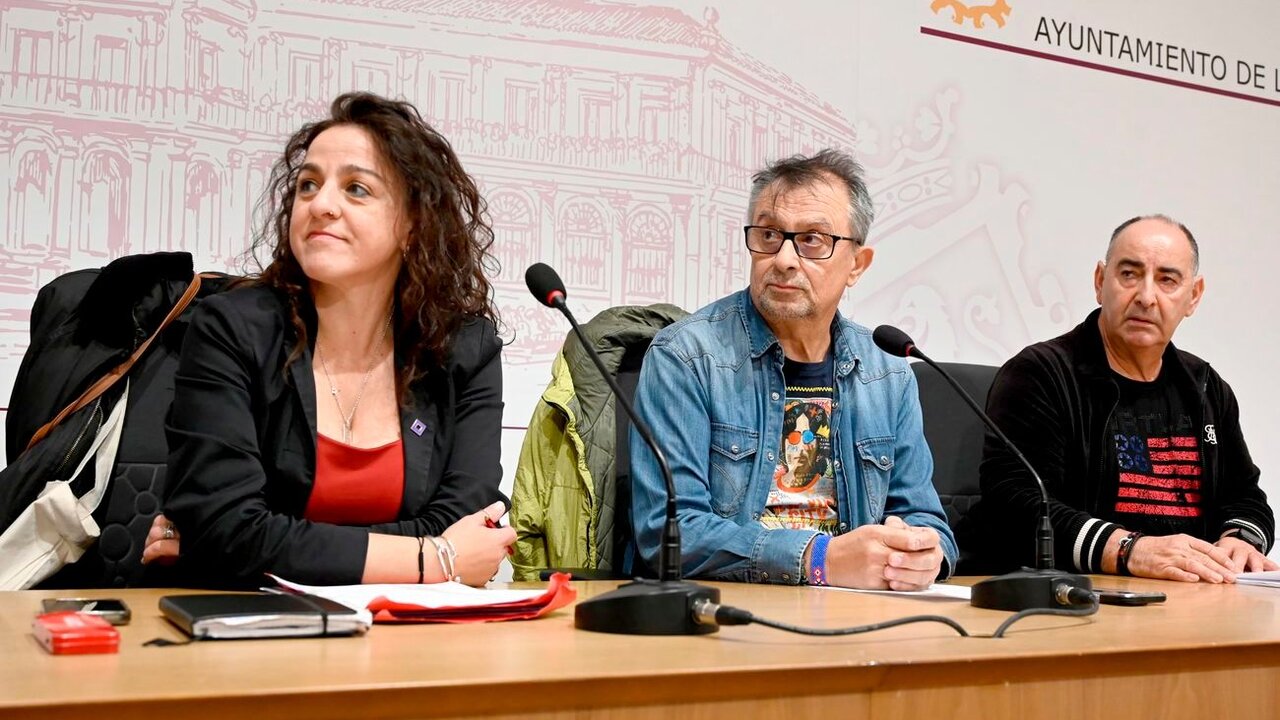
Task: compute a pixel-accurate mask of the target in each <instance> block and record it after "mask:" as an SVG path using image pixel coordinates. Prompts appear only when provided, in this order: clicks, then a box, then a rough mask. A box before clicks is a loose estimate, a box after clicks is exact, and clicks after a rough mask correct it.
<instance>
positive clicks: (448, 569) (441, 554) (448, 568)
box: [427, 535, 454, 582]
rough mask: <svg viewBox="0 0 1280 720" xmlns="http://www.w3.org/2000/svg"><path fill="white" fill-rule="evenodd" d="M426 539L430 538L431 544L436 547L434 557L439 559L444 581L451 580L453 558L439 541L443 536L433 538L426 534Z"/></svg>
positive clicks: (452, 575)
mask: <svg viewBox="0 0 1280 720" xmlns="http://www.w3.org/2000/svg"><path fill="white" fill-rule="evenodd" d="M427 539H428V540H430V541H431V544H432V545H434V546H435V548H436V558H437V559H438V560H439V561H440V571H441V572H443V573H444V579H445V581H446V582H447V581H449V580H453V579H454V574H453V558H451V557H450V556H449V551H448V550H447V549H446V548H445V546H443V545H441V544H440V542H439V541H440V540H443V539H444V538H434V537H431V536H430V535H428V536H427Z"/></svg>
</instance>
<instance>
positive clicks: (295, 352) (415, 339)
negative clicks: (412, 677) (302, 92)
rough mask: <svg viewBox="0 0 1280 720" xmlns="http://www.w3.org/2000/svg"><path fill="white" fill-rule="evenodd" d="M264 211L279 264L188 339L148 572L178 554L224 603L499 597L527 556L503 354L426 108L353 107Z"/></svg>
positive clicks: (304, 153)
mask: <svg viewBox="0 0 1280 720" xmlns="http://www.w3.org/2000/svg"><path fill="white" fill-rule="evenodd" d="M264 202H265V203H266V206H267V209H268V218H267V221H266V227H265V228H264V231H263V232H262V233H261V234H260V235H259V237H258V238H257V239H256V240H255V243H254V250H255V251H257V250H259V249H263V250H269V251H270V256H271V260H270V263H269V264H268V265H267V267H266V268H265V269H264V270H262V272H261V273H259V274H258V275H257V276H256V277H253V278H250V279H248V280H247V281H245V282H244V283H243V284H242V286H240V287H237V288H236V289H233V290H230V291H228V292H226V293H223V294H221V295H217V296H213V297H210V298H208V299H206V300H205V301H204V302H203V303H201V305H200V306H199V307H198V308H197V310H196V312H195V314H194V316H193V318H192V321H191V326H190V328H189V329H188V331H187V335H186V339H185V342H184V345H183V349H182V359H181V362H180V365H179V369H178V372H177V376H176V379H175V393H174V400H173V405H172V407H171V409H170V412H169V419H168V424H167V434H168V440H169V449H170V454H169V469H168V480H167V487H166V493H165V501H164V515H162V516H160V517H159V518H157V520H156V522H155V524H154V525H153V527H152V531H151V535H150V536H149V537H148V543H147V548H146V550H145V552H144V561H148V562H149V561H155V560H162V561H163V560H170V559H172V558H173V557H174V556H176V555H178V554H179V549H180V550H181V562H182V564H183V565H184V566H185V567H186V570H187V574H188V575H189V576H190V577H192V578H193V579H194V581H195V582H197V583H201V584H211V585H256V584H258V583H260V582H261V581H262V577H263V573H267V572H269V573H274V574H276V575H279V576H281V577H285V578H288V579H290V580H294V581H298V582H303V583H312V584H347V583H358V582H367V583H374V582H438V581H442V580H449V579H457V580H459V581H461V582H465V583H468V584H472V585H482V584H484V583H485V582H486V581H487V580H489V579H490V578H491V577H492V576H493V575H494V573H495V572H496V571H497V567H498V564H499V562H500V561H501V560H502V558H503V556H504V555H505V554H506V552H507V548H508V546H509V545H510V544H511V543H512V542H513V541H514V539H515V535H514V533H513V531H512V530H511V529H510V528H503V527H493V525H494V523H492V522H490V521H491V520H496V519H497V518H499V517H501V516H502V514H503V513H504V512H505V508H504V501H505V498H504V497H503V496H502V495H501V493H500V492H499V491H498V482H499V479H500V477H501V467H500V466H499V452H498V447H499V441H500V433H501V420H502V367H501V362H500V351H501V343H500V342H499V340H498V337H497V331H496V311H495V308H494V306H493V302H492V299H491V291H490V284H489V281H488V279H487V277H486V274H485V273H486V266H487V265H488V264H489V263H490V262H491V260H492V256H491V255H490V253H489V248H490V245H491V244H492V242H493V233H492V231H491V229H490V228H489V226H488V224H487V222H486V219H485V206H484V201H483V200H482V199H481V197H480V193H479V191H478V190H477V188H476V184H475V182H474V181H473V180H472V179H471V178H470V177H469V176H468V175H467V173H466V172H464V171H463V169H462V167H461V165H460V164H459V162H458V158H457V156H456V155H455V154H454V152H453V150H452V149H451V148H450V146H449V143H448V141H447V140H445V138H443V137H442V136H441V135H440V134H439V133H437V132H436V131H435V130H433V129H432V128H431V127H430V126H429V125H428V124H427V123H426V122H425V121H424V120H423V119H422V118H421V116H419V114H418V111H417V110H416V109H415V108H414V107H413V106H412V105H410V104H409V103H407V102H400V101H392V100H387V99H384V98H381V97H378V96H376V95H371V94H367V93H349V94H345V95H342V96H339V97H338V98H337V99H336V100H334V102H333V105H332V107H331V113H330V117H329V118H328V119H325V120H323V121H320V122H316V123H312V124H309V125H306V126H304V127H303V128H302V129H301V130H299V131H298V132H296V133H294V135H293V136H292V137H291V138H290V139H289V141H288V143H287V144H286V146H285V149H284V154H283V156H282V157H281V158H280V159H279V160H278V161H277V163H276V165H275V168H274V170H273V172H272V174H271V179H270V184H269V186H268V189H267V193H266V195H265V200H264ZM255 256H256V253H255Z"/></svg>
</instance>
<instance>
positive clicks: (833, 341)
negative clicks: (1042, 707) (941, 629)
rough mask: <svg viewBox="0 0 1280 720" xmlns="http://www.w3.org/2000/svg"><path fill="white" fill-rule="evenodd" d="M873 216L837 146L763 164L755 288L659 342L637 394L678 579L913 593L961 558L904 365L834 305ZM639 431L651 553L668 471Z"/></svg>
mask: <svg viewBox="0 0 1280 720" xmlns="http://www.w3.org/2000/svg"><path fill="white" fill-rule="evenodd" d="M872 214H873V211H872V206H871V198H870V196H869V194H868V193H867V188H866V182H865V180H864V178H863V171H862V167H861V166H860V165H858V163H857V162H855V161H854V159H853V158H852V157H850V156H849V155H847V154H845V153H842V152H839V151H835V150H824V151H822V152H820V153H818V154H816V155H814V156H812V157H803V156H797V157H793V158H788V159H786V160H781V161H778V162H776V163H774V164H772V165H770V166H769V167H767V168H765V169H764V170H762V171H761V172H759V173H757V174H756V175H755V177H754V178H753V183H752V187H751V200H750V211H749V216H748V222H749V223H750V224H749V225H747V226H746V227H745V230H744V234H745V240H746V246H747V250H748V251H749V252H750V256H751V282H750V287H749V288H747V289H746V290H742V291H740V292H737V293H734V294H733V295H730V296H728V297H726V298H722V299H720V300H718V301H716V302H713V303H712V304H710V305H708V306H707V307H705V308H703V309H701V310H699V311H698V312H696V313H694V314H693V315H690V316H689V317H687V318H685V319H683V320H681V321H679V322H677V323H675V324H674V325H671V326H669V327H667V328H665V329H663V330H662V331H660V332H659V333H658V334H657V336H656V337H655V338H654V340H653V344H652V345H651V346H650V348H649V352H648V354H647V355H646V356H645V360H644V365H643V368H642V370H641V374H640V382H639V386H638V388H637V391H636V403H635V404H636V409H637V411H638V412H639V413H640V415H641V416H642V417H643V418H644V419H645V420H646V421H647V423H648V424H649V425H650V426H651V427H652V429H653V431H654V434H655V435H656V437H657V440H658V443H659V445H660V446H661V447H662V449H663V452H664V453H665V454H666V456H667V460H668V463H669V465H670V467H671V471H672V473H673V476H674V479H675V484H676V494H677V502H678V515H679V521H680V530H681V535H682V541H683V543H682V548H681V551H682V565H683V570H684V573H685V574H686V575H689V576H702V577H706V578H711V579H717V580H740V581H746V582H768V583H783V584H801V583H807V584H812V585H827V584H830V585H839V586H844V587H857V588H868V589H893V590H918V589H922V588H925V587H927V586H928V585H929V584H930V583H932V582H933V581H935V580H937V579H939V578H943V579H945V578H946V577H947V576H948V575H949V574H950V572H951V569H952V568H954V567H955V559H956V544H955V539H954V537H953V536H952V534H951V531H950V529H949V528H948V526H947V522H946V516H945V515H944V514H943V510H942V506H941V503H940V502H939V501H938V496H937V493H936V492H935V491H934V489H933V485H932V482H931V479H932V474H933V461H932V458H931V456H930V453H929V448H928V446H927V445H926V444H925V440H924V434H923V429H922V421H921V414H920V403H919V399H918V398H917V393H916V383H915V376H914V375H913V374H912V372H911V370H910V369H909V368H908V366H907V364H906V362H904V361H902V360H901V359H898V358H892V357H889V356H887V355H885V354H884V353H882V352H880V351H879V350H878V349H877V348H876V347H875V344H874V343H873V342H872V340H871V332H870V331H869V330H867V329H866V328H864V327H862V326H860V325H857V324H855V323H853V322H851V321H850V320H848V319H847V318H845V317H844V316H842V315H841V314H840V312H839V311H838V306H839V304H840V299H841V297H842V296H843V294H844V291H845V289H846V288H849V287H852V286H853V285H854V284H855V283H856V282H857V281H858V278H860V277H861V276H862V273H863V272H865V271H866V269H867V268H868V267H869V266H870V265H871V260H872V257H873V255H874V251H873V250H872V248H869V247H866V245H865V241H866V237H867V230H868V228H869V226H870V225H871V219H872ZM632 432H633V435H632V441H631V447H632V454H631V472H632V521H633V526H634V528H635V533H636V542H637V546H638V549H639V550H640V552H641V554H642V555H643V556H644V557H645V558H647V559H648V560H650V562H652V561H653V560H654V559H655V558H656V556H657V553H658V546H659V539H660V536H661V531H662V526H663V523H664V517H665V504H666V490H665V482H664V480H663V477H662V475H661V472H660V470H659V468H658V464H657V461H656V460H655V458H654V456H653V454H652V453H651V452H649V450H648V449H647V448H646V447H645V446H644V444H643V443H642V442H640V440H639V437H638V436H637V435H635V434H634V430H633V431H632Z"/></svg>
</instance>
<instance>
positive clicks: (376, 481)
mask: <svg viewBox="0 0 1280 720" xmlns="http://www.w3.org/2000/svg"><path fill="white" fill-rule="evenodd" d="M403 496H404V449H403V444H402V441H401V440H399V439H397V440H395V441H394V442H389V443H387V444H386V445H383V446H382V447H376V448H358V447H353V446H351V445H347V444H345V443H342V442H339V441H337V440H334V439H332V438H329V437H325V436H324V435H320V434H317V435H316V481H315V486H314V487H312V488H311V498H310V499H309V500H307V511H306V512H305V513H303V515H302V516H303V517H305V518H306V519H308V520H311V521H314V522H323V523H332V524H334V525H372V524H374V523H381V522H392V521H394V520H395V519H396V517H398V516H399V515H400V500H401V498H402V497H403Z"/></svg>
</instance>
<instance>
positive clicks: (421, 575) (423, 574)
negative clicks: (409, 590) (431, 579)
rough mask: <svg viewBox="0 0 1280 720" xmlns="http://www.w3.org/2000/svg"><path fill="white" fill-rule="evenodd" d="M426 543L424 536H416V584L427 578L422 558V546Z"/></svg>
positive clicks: (424, 562)
mask: <svg viewBox="0 0 1280 720" xmlns="http://www.w3.org/2000/svg"><path fill="white" fill-rule="evenodd" d="M426 544H427V539H426V538H425V537H420V538H418V584H419V585H421V584H422V581H424V580H426V579H427V571H426V567H427V565H426V561H425V560H423V558H422V548H423V547H424V546H425V545H426Z"/></svg>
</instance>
